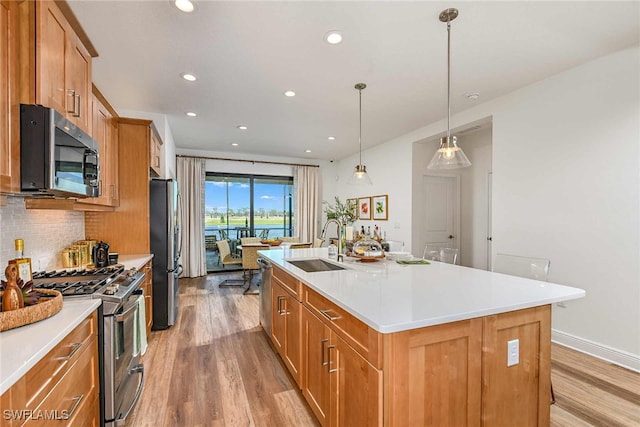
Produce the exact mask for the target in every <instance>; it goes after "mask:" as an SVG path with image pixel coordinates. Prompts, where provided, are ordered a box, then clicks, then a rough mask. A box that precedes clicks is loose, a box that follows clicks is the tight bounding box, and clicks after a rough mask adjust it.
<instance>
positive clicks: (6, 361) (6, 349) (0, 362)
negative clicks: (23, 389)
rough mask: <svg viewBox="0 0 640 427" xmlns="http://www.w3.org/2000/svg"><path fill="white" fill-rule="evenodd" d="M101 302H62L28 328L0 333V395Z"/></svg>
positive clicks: (86, 300)
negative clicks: (47, 315)
mask: <svg viewBox="0 0 640 427" xmlns="http://www.w3.org/2000/svg"><path fill="white" fill-rule="evenodd" d="M100 304H102V300H100V299H78V300H64V301H63V303H62V310H60V311H59V312H58V313H56V314H54V315H53V316H51V317H49V318H47V319H44V320H41V321H39V322H36V323H32V324H30V325H25V326H21V327H19V328H15V329H10V330H8V331H4V332H0V395H1V394H2V393H4V392H5V391H7V390H8V389H9V388H10V387H11V386H12V385H13V384H15V383H16V381H18V380H19V379H20V378H21V377H22V376H23V375H24V374H26V373H27V372H28V371H29V369H31V368H33V367H34V366H35V364H36V363H38V361H40V359H42V358H43V357H44V356H46V354H47V353H48V352H49V351H50V350H51V349H52V348H54V347H55V346H56V345H58V343H60V341H62V340H63V339H64V337H66V336H67V335H68V334H69V333H70V332H71V331H72V330H73V329H74V328H75V327H76V326H78V325H79V324H80V322H82V320H84V319H85V318H86V317H87V316H88V315H90V314H91V313H93V311H94V310H96V309H97V308H98V307H99V306H100Z"/></svg>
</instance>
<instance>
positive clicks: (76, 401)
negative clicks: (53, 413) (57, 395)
mask: <svg viewBox="0 0 640 427" xmlns="http://www.w3.org/2000/svg"><path fill="white" fill-rule="evenodd" d="M71 399H72V400H75V403H74V404H73V406H72V407H71V409H69V415H67V419H68V420H70V419H71V418H72V417H73V414H74V413H75V412H76V409H78V406H80V402H82V399H84V394H81V395H80V396H76V397H72V398H71Z"/></svg>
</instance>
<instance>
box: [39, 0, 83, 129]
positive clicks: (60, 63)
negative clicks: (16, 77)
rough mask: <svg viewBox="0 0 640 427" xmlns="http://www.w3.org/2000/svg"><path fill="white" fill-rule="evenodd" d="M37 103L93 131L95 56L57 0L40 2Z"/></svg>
mask: <svg viewBox="0 0 640 427" xmlns="http://www.w3.org/2000/svg"><path fill="white" fill-rule="evenodd" d="M69 13H70V12H69ZM74 20H75V18H74ZM36 103H38V104H42V105H45V106H47V107H52V108H55V109H56V110H57V111H58V112H60V113H61V114H64V115H65V116H66V117H67V118H68V119H69V120H71V121H72V122H73V123H75V124H76V125H77V126H78V127H80V128H82V129H83V130H84V131H85V132H87V133H88V134H91V133H92V132H91V125H92V120H91V116H92V114H91V55H90V54H89V51H88V50H87V48H86V47H85V45H84V44H83V43H82V41H81V40H80V38H79V37H78V35H77V34H76V32H75V30H74V28H73V27H72V26H71V24H70V23H69V20H68V19H67V18H66V17H65V15H64V14H63V13H62V11H61V9H60V7H59V6H58V4H57V3H56V2H53V1H39V2H36Z"/></svg>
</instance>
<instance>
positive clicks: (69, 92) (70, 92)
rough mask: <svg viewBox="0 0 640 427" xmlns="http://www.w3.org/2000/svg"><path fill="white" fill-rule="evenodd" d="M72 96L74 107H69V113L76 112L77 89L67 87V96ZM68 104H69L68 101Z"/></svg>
mask: <svg viewBox="0 0 640 427" xmlns="http://www.w3.org/2000/svg"><path fill="white" fill-rule="evenodd" d="M69 96H71V97H72V98H73V108H72V109H71V110H69V108H67V113H71V114H74V115H75V113H76V91H75V90H74V89H67V97H69ZM67 105H69V104H68V103H67Z"/></svg>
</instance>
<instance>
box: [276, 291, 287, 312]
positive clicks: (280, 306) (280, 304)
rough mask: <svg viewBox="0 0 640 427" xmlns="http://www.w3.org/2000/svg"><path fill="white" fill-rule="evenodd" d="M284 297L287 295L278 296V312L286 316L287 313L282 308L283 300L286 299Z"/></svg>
mask: <svg viewBox="0 0 640 427" xmlns="http://www.w3.org/2000/svg"><path fill="white" fill-rule="evenodd" d="M284 299H285V297H284V296H282V295H280V296H279V297H278V314H279V315H280V316H284V315H285V314H287V313H285V311H284V310H283V309H282V301H284Z"/></svg>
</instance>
